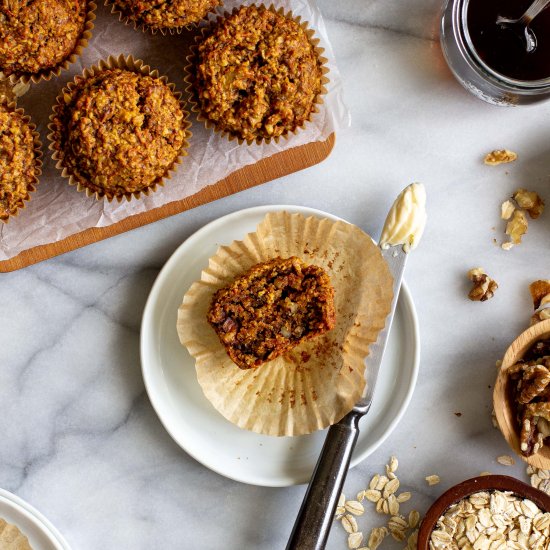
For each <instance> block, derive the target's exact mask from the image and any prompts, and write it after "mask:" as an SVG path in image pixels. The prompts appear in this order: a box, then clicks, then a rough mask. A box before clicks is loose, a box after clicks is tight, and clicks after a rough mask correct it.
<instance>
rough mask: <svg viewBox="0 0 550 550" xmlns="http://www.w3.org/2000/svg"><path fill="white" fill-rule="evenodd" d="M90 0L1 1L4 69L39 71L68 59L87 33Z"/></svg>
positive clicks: (0, 37)
mask: <svg viewBox="0 0 550 550" xmlns="http://www.w3.org/2000/svg"><path fill="white" fill-rule="evenodd" d="M86 14H87V2H86V0H17V1H11V2H9V1H8V2H2V3H0V71H2V72H3V73H4V74H5V75H7V76H9V75H11V74H13V73H16V74H36V73H39V72H41V71H44V70H48V69H52V68H54V67H56V66H57V65H59V64H60V63H62V62H63V61H65V60H66V59H67V58H68V57H69V56H70V55H71V54H72V53H73V52H74V50H75V48H76V46H77V44H78V41H79V39H80V37H81V35H82V33H83V32H84V27H85V23H86Z"/></svg>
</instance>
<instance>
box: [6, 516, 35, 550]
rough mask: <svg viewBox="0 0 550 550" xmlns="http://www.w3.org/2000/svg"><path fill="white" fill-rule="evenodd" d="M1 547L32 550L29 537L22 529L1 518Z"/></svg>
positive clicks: (9, 549)
mask: <svg viewBox="0 0 550 550" xmlns="http://www.w3.org/2000/svg"><path fill="white" fill-rule="evenodd" d="M0 548H1V549H2V550H32V547H31V545H30V544H29V539H28V538H27V537H26V536H25V535H24V534H23V533H22V532H21V531H20V529H19V528H18V527H17V526H15V525H13V524H12V523H8V522H7V521H6V520H5V519H3V518H0Z"/></svg>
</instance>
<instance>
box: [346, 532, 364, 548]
mask: <svg viewBox="0 0 550 550" xmlns="http://www.w3.org/2000/svg"><path fill="white" fill-rule="evenodd" d="M362 542H363V533H361V532H360V531H359V532H358V533H351V534H350V535H349V537H348V548H350V549H352V550H353V549H355V548H359V546H361V543H362Z"/></svg>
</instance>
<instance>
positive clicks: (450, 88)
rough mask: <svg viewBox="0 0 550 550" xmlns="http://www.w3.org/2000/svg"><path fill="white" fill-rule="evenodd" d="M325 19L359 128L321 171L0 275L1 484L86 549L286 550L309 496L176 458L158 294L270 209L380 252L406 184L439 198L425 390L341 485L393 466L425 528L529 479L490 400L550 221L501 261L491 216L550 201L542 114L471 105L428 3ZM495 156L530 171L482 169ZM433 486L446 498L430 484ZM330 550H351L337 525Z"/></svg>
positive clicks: (358, 9)
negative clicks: (324, 225)
mask: <svg viewBox="0 0 550 550" xmlns="http://www.w3.org/2000/svg"><path fill="white" fill-rule="evenodd" d="M320 7H321V10H322V12H323V14H324V16H325V18H326V23H327V27H328V32H329V36H330V38H331V40H332V43H333V46H334V50H335V54H336V59H337V62H338V65H339V68H340V70H341V72H342V75H343V78H344V85H345V96H346V100H347V103H348V105H349V106H350V109H351V111H352V118H353V122H352V127H351V129H349V130H347V131H345V132H342V133H340V134H339V135H338V136H337V142H336V147H335V149H334V151H333V153H332V155H331V156H330V157H329V158H328V159H327V160H326V161H325V162H323V163H322V164H320V165H318V166H315V167H313V168H310V169H308V170H306V171H303V172H300V173H297V174H294V175H292V176H289V177H286V178H282V179H280V180H277V181H273V182H270V183H267V184H265V185H262V186H260V187H257V188H255V189H252V190H249V191H246V192H243V193H240V194H238V195H234V196H231V197H228V198H226V199H223V200H219V201H217V202H215V203H212V204H208V205H206V206H203V207H200V208H197V209H195V210H192V211H190V212H186V213H183V214H180V215H178V216H174V217H172V218H169V219H166V220H163V221H160V222H157V223H155V224H153V225H150V226H147V227H143V228H141V229H137V230H135V231H132V232H130V233H127V234H125V235H121V236H118V237H114V238H112V239H109V240H108V241H105V242H101V243H98V244H95V245H92V246H88V247H86V248H84V249H82V250H79V251H75V252H72V253H70V254H66V255H64V256H61V257H59V258H55V259H52V260H49V261H47V262H44V263H41V264H39V265H36V266H32V267H29V268H27V269H24V270H21V271H18V272H14V273H11V274H4V275H1V276H0V350H1V352H0V436H1V439H0V486H1V487H3V488H5V489H8V490H10V491H12V492H14V493H17V494H18V495H19V496H21V497H22V498H24V499H25V500H27V501H29V502H30V503H31V504H33V505H34V506H36V507H37V508H38V509H39V510H40V511H42V512H43V513H44V514H45V515H46V516H47V517H48V518H49V519H50V520H51V521H52V522H53V523H54V524H55V525H56V526H57V527H58V529H59V530H60V531H61V532H62V533H63V534H64V535H65V537H66V538H67V540H68V542H69V543H70V544H71V546H72V547H73V548H74V549H75V550H99V549H115V548H116V549H118V548H121V549H124V550H142V549H143V550H145V549H149V548H166V549H195V548H201V549H208V550H210V549H222V548H223V549H235V550H241V549H247V550H248V549H256V548H262V549H264V548H268V549H279V548H281V549H282V548H284V545H285V542H286V539H287V537H288V534H289V532H290V529H291V526H292V523H293V520H294V517H295V515H296V512H297V510H298V507H299V505H300V502H301V498H302V495H303V492H304V487H291V488H286V489H267V488H260V487H252V486H247V485H243V484H239V483H237V482H233V481H230V480H228V479H225V478H222V477H221V476H219V475H217V474H215V473H212V472H210V471H209V470H207V469H205V468H204V467H203V466H201V465H200V464H198V463H197V462H196V461H195V460H194V459H192V458H191V457H189V456H188V455H187V454H186V453H185V452H183V451H182V450H180V448H179V447H178V446H177V445H176V444H175V443H174V442H173V441H172V440H171V439H170V437H169V436H168V435H167V433H166V432H165V431H164V429H163V428H162V426H161V424H160V422H159V420H158V419H157V417H156V415H155V413H154V411H153V409H152V407H151V405H150V403H149V401H148V398H147V395H146V393H145V390H144V387H143V381H142V378H141V373H140V362H139V353H138V344H139V327H140V316H141V313H142V310H143V306H144V303H145V300H146V297H147V294H148V292H149V289H150V288H151V285H152V283H153V281H154V279H155V276H156V275H157V273H158V271H159V269H160V268H161V267H162V265H163V264H164V262H165V261H166V259H167V258H168V257H169V255H170V254H171V253H172V252H173V250H174V249H175V248H176V247H177V246H178V245H179V244H180V243H181V242H182V241H183V240H184V239H185V238H186V237H187V236H189V235H190V234H191V233H192V232H194V231H195V230H196V229H198V228H199V227H201V226H202V225H204V224H205V223H206V222H208V221H211V220H213V219H216V218H217V217H219V216H222V215H224V214H226V213H229V212H232V211H235V210H238V209H241V208H244V207H248V206H255V205H258V204H270V203H279V204H280V203H295V204H302V205H307V206H312V207H315V208H319V209H322V210H327V211H330V212H332V213H334V214H336V215H339V216H342V217H344V218H346V219H348V220H349V221H351V222H354V223H356V224H358V225H360V226H361V227H363V228H364V229H365V230H366V231H368V232H369V233H371V234H372V235H373V236H374V237H377V236H378V233H379V231H380V228H381V225H382V223H383V221H384V217H385V214H386V209H387V207H388V206H389V204H390V203H391V201H392V200H393V198H394V196H395V195H396V194H397V192H398V191H399V190H400V189H401V188H402V187H403V186H404V185H406V184H407V183H410V182H411V181H421V182H423V183H424V184H425V186H426V189H427V192H428V216H429V217H428V225H427V228H426V232H425V234H424V237H423V241H422V243H421V246H419V248H418V249H417V250H415V251H414V253H413V255H412V256H411V258H410V262H409V264H408V267H407V274H406V279H407V281H408V283H409V286H410V289H411V291H412V294H413V296H414V299H415V302H416V307H417V310H418V315H419V319H420V327H421V341H422V354H421V370H420V375H419V379H418V384H417V387H416V391H415V393H414V396H413V399H412V402H411V404H410V406H409V408H408V411H407V413H406V416H405V418H404V419H403V420H402V421H401V423H400V424H399V425H398V426H397V428H396V429H395V431H394V432H393V433H392V435H391V436H390V437H389V438H388V439H387V440H386V442H385V443H384V444H383V445H382V446H381V447H380V448H379V449H378V450H377V451H376V452H375V453H374V454H373V455H372V456H370V457H369V458H368V459H367V460H366V461H365V462H363V463H362V464H361V465H359V466H358V467H356V468H355V469H354V470H352V471H351V472H350V473H349V476H348V479H347V482H346V486H345V492H346V493H347V494H348V495H349V494H354V493H355V492H357V491H358V490H359V489H361V488H363V486H364V485H365V483H366V482H367V480H368V479H369V478H370V476H371V475H372V474H373V473H375V472H379V471H381V469H382V468H383V465H384V464H385V462H386V460H387V459H388V457H389V456H390V455H391V454H396V455H397V456H398V457H399V459H400V464H401V465H400V473H401V476H400V478H401V481H402V484H403V487H404V488H406V489H408V490H411V491H412V492H413V495H414V496H413V500H412V501H411V504H412V505H414V507H416V508H418V509H419V510H420V511H421V512H423V511H425V510H426V508H427V507H428V506H429V504H430V502H431V501H432V500H433V499H434V498H435V497H436V496H437V495H439V494H440V493H441V492H442V491H443V490H444V489H445V488H447V487H449V486H451V485H452V484H454V483H456V482H458V481H461V480H462V479H465V478H468V477H471V476H473V475H476V474H478V473H479V472H480V471H483V470H491V471H493V472H499V473H507V474H512V475H515V476H517V477H520V478H522V477H523V476H524V468H523V466H522V465H521V464H516V466H514V467H511V468H506V467H503V466H500V465H498V464H497V463H496V461H495V458H496V457H497V456H498V455H500V454H504V453H508V452H509V451H508V448H507V445H506V443H505V442H504V439H503V438H502V437H501V435H500V433H499V432H497V431H496V430H494V429H493V427H492V425H491V419H490V410H491V392H492V388H491V386H492V383H493V380H494V376H495V368H494V363H495V360H496V359H498V358H499V357H500V356H501V355H502V353H503V351H504V350H505V348H506V347H507V345H508V343H509V342H510V341H511V340H512V339H513V338H514V337H515V336H516V335H517V333H519V332H520V331H521V330H522V329H523V328H524V327H525V326H526V324H527V322H528V318H529V315H530V312H531V304H530V298H529V294H528V291H527V285H528V283H529V282H530V281H532V280H534V279H536V278H550V264H549V263H548V258H549V243H550V213H548V212H545V214H544V215H543V216H542V217H541V218H540V219H539V220H537V221H536V222H533V223H532V224H531V226H530V229H529V233H528V234H527V235H526V236H525V238H524V243H523V244H522V245H521V246H520V247H517V248H515V249H513V250H511V251H509V252H504V251H502V250H501V249H499V248H498V247H497V246H495V245H494V244H493V242H492V241H493V238H496V239H497V240H498V241H499V242H500V239H501V237H502V233H503V229H504V222H502V221H501V220H500V219H499V205H500V203H501V201H503V200H504V199H505V198H506V197H507V196H508V195H510V193H511V192H512V191H513V190H514V189H515V188H516V187H518V186H524V187H527V188H530V189H534V190H537V191H539V192H540V193H541V195H542V196H543V197H546V199H547V201H548V202H549V203H550V189H549V185H548V184H549V174H550V150H549V149H550V145H549V144H550V139H549V136H550V129H549V128H550V103H546V104H544V103H543V104H540V105H537V106H533V107H523V108H512V109H510V108H508V109H506V108H498V107H493V106H490V105H486V104H484V103H482V102H480V101H479V100H477V99H476V98H474V97H473V96H470V95H469V94H468V93H467V92H466V91H464V90H463V89H462V88H461V87H460V86H459V85H458V84H457V83H456V82H455V80H454V79H453V77H452V76H451V74H450V72H449V70H448V69H447V68H446V66H445V64H444V61H443V58H442V55H441V51H440V48H439V43H438V41H437V32H436V28H437V19H438V12H439V7H440V6H439V2H437V1H435V0H414V1H411V2H401V1H399V0H386V1H385V2H382V1H380V0H345V1H342V2H331V1H330V0H321V1H320ZM501 147H507V148H510V149H513V150H515V151H517V152H518V154H519V159H518V161H517V162H516V163H514V164H513V165H508V166H501V167H495V168H492V167H486V166H484V165H483V163H482V157H483V155H484V154H485V153H486V152H487V151H489V150H491V149H493V148H501ZM478 265H481V266H483V267H485V268H486V270H487V271H488V272H489V273H490V274H491V275H492V276H494V278H495V279H496V280H497V281H498V282H499V285H500V288H499V290H498V291H497V293H496V295H495V298H494V299H492V300H491V301H489V302H486V303H472V302H470V301H469V300H467V298H466V294H467V292H468V287H469V285H468V281H467V279H466V275H465V274H466V271H467V270H468V269H470V268H471V267H475V266H478ZM457 412H461V413H462V416H460V417H458V416H456V415H455V413H457ZM431 473H437V474H439V475H440V476H441V479H442V481H441V484H440V485H438V486H435V487H427V485H426V483H425V482H424V476H426V475H428V474H431ZM405 509H406V510H407V509H408V507H407V508H405ZM382 521H383V520H382V518H380V517H374V516H372V515H369V516H368V517H362V518H360V520H359V525H360V528H361V529H363V530H364V531H368V530H369V529H370V527H373V526H376V525H381V524H382ZM328 548H329V549H330V550H338V549H344V548H346V537H345V533H344V531H343V530H342V529H341V528H340V526H337V525H336V526H335V528H334V529H333V532H332V534H331V537H330V541H329V546H328ZM382 548H388V549H392V548H402V544H399V543H396V542H395V541H393V540H387V541H386V542H385V543H384V546H383V547H382Z"/></svg>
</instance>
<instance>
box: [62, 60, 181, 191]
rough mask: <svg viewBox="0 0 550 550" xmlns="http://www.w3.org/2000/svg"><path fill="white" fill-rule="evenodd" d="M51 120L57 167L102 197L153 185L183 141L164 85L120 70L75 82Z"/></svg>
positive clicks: (177, 111) (175, 108)
mask: <svg viewBox="0 0 550 550" xmlns="http://www.w3.org/2000/svg"><path fill="white" fill-rule="evenodd" d="M52 120H53V124H54V127H55V128H56V134H57V138H58V139H59V144H57V145H56V147H59V149H60V152H61V154H62V159H61V164H62V165H63V166H64V167H65V168H66V169H67V170H68V171H69V173H70V174H71V175H72V176H73V177H74V179H75V180H76V181H77V182H79V183H80V184H81V185H83V186H84V187H86V188H88V189H89V190H91V191H92V192H94V193H98V194H99V196H106V197H107V198H113V197H123V196H126V197H129V196H131V194H132V193H137V192H139V191H142V190H145V189H146V188H148V187H150V186H151V185H153V184H156V183H158V182H159V181H160V180H161V179H162V178H163V177H164V176H165V175H167V173H168V171H169V170H170V168H171V167H172V166H173V164H174V162H175V161H176V159H177V157H178V155H179V154H180V151H181V149H182V147H183V146H184V144H185V143H186V142H185V138H186V120H185V115H184V112H183V111H182V108H181V106H180V103H179V101H178V99H177V98H176V97H175V95H174V93H173V92H172V90H171V89H170V88H169V86H168V85H167V84H166V83H165V82H163V81H162V80H161V79H160V78H155V77H152V76H149V75H144V74H139V73H136V72H133V71H130V70H125V69H119V68H116V69H106V70H104V71H101V72H99V73H98V74H95V75H94V76H91V77H89V78H81V79H80V80H78V81H77V84H76V85H75V86H74V87H73V88H72V89H70V88H69V90H68V91H67V92H65V94H64V104H63V105H61V106H60V107H59V109H58V111H57V113H56V115H54V117H53V119H52Z"/></svg>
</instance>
